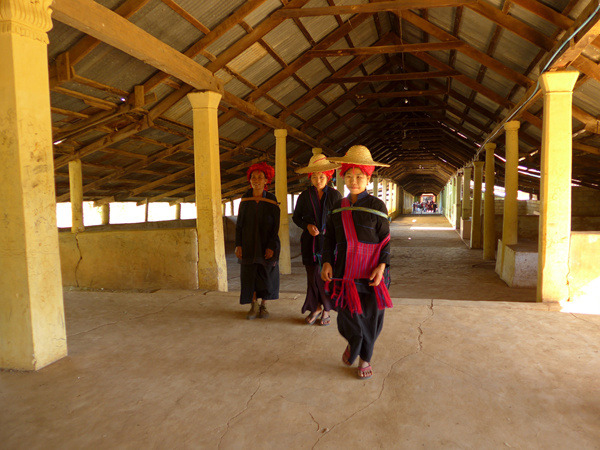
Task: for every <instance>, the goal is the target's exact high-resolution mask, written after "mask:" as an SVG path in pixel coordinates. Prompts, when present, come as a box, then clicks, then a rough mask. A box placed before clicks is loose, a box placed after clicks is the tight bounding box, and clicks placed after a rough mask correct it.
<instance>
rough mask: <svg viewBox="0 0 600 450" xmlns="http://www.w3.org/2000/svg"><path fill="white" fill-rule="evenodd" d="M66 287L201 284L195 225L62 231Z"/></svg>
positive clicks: (176, 287) (195, 285)
mask: <svg viewBox="0 0 600 450" xmlns="http://www.w3.org/2000/svg"><path fill="white" fill-rule="evenodd" d="M59 244H60V265H61V272H62V279H63V285H64V286H78V287H86V288H94V289H99V288H103V289H197V288H198V267H197V262H198V239H197V236H196V230H195V229H194V228H185V229H184V228H179V229H154V230H114V231H86V232H83V233H77V234H72V233H70V232H61V233H59Z"/></svg>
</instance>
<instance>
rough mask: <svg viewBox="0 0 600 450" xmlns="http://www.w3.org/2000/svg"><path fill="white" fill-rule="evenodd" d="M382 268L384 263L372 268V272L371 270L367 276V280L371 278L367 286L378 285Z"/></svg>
mask: <svg viewBox="0 0 600 450" xmlns="http://www.w3.org/2000/svg"><path fill="white" fill-rule="evenodd" d="M384 270H385V263H381V264H379V265H378V266H377V267H375V269H373V272H371V276H370V277H369V280H371V282H370V283H369V286H379V283H381V280H382V279H383V271H384Z"/></svg>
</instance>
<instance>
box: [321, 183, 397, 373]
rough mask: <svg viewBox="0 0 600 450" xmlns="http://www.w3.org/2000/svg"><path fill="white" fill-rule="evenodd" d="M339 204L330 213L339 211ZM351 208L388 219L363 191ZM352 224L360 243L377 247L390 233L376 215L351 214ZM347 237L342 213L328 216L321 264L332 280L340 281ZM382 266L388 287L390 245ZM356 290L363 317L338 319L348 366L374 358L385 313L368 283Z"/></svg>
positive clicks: (349, 315) (345, 315)
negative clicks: (327, 266)
mask: <svg viewBox="0 0 600 450" xmlns="http://www.w3.org/2000/svg"><path fill="white" fill-rule="evenodd" d="M341 206H342V205H341V201H339V202H337V203H336V204H335V205H334V207H333V209H334V210H335V209H337V208H340V207H341ZM352 206H357V207H363V208H369V209H375V210H377V211H381V212H383V213H385V214H386V215H387V208H386V207H385V204H384V203H383V201H381V200H380V199H378V198H377V197H373V196H372V195H369V194H368V193H367V191H364V192H362V193H360V194H359V195H358V198H357V200H356V203H354V205H352ZM352 221H353V222H354V228H355V229H356V237H357V239H358V240H359V241H361V242H367V243H375V244H376V243H379V242H381V241H383V239H385V237H386V236H387V235H388V234H389V232H390V225H389V222H388V220H387V219H385V218H383V217H381V216H378V215H376V214H372V213H368V212H362V211H352ZM346 245H347V240H346V235H345V232H344V226H343V224H342V215H341V213H335V214H331V213H330V214H329V216H328V218H327V232H326V233H325V242H324V248H323V263H326V262H328V263H330V264H331V265H332V267H333V278H343V276H344V269H345V265H346ZM381 263H385V264H386V269H385V271H384V279H383V280H382V281H381V282H382V283H385V284H386V285H387V286H388V287H389V283H390V278H389V264H390V243H389V242H388V243H387V244H386V245H385V246H384V247H383V248H382V249H381V254H380V256H379V264H381ZM355 283H356V289H357V291H358V295H359V297H360V302H361V306H362V311H363V312H362V314H352V313H350V311H349V310H348V309H346V308H344V309H340V310H339V311H338V316H337V326H338V331H339V332H340V334H341V335H342V336H343V337H344V338H345V339H346V340H347V341H348V345H349V346H350V358H349V361H350V363H353V362H354V360H355V359H356V358H357V357H359V356H360V358H361V359H362V360H363V361H367V362H370V361H371V357H372V356H373V348H374V347H375V341H376V340H377V337H378V336H379V333H381V330H382V328H383V317H384V311H385V310H383V309H382V310H380V309H378V307H377V298H376V296H375V290H374V289H373V287H371V286H369V280H368V279H360V280H355Z"/></svg>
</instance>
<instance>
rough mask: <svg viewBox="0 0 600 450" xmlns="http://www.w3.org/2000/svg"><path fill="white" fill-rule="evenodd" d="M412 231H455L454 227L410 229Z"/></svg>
mask: <svg viewBox="0 0 600 450" xmlns="http://www.w3.org/2000/svg"><path fill="white" fill-rule="evenodd" d="M409 229H410V230H424V231H445V230H454V228H452V227H410V228H409Z"/></svg>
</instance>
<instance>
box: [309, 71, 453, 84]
mask: <svg viewBox="0 0 600 450" xmlns="http://www.w3.org/2000/svg"><path fill="white" fill-rule="evenodd" d="M459 75H462V74H461V73H460V72H458V71H457V70H437V71H432V72H412V73H391V74H381V75H367V76H361V77H330V78H326V79H325V80H323V81H322V82H321V83H327V84H332V83H335V84H342V83H379V82H385V81H406V80H428V79H432V78H448V77H456V76H459Z"/></svg>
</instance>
